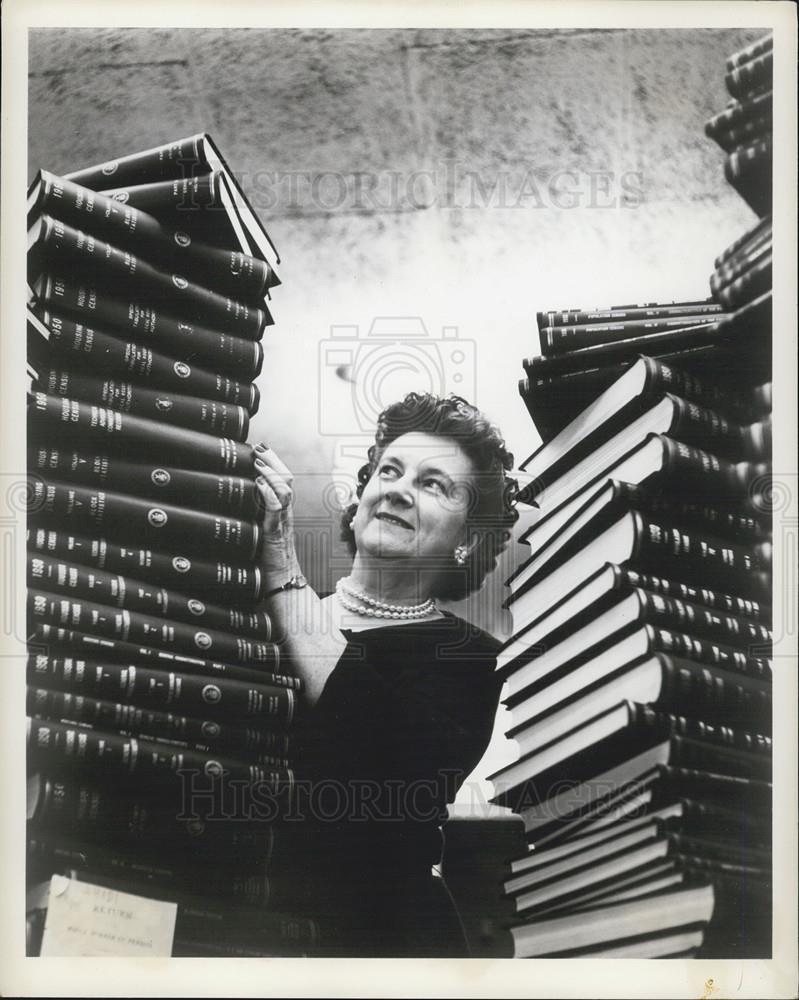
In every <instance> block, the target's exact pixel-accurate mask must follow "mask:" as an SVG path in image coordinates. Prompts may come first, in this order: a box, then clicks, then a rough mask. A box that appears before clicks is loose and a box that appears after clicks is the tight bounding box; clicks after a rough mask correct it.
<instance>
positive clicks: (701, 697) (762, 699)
mask: <svg viewBox="0 0 799 1000" xmlns="http://www.w3.org/2000/svg"><path fill="white" fill-rule="evenodd" d="M664 631H665V630H664V629H658V630H657V631H656V633H655V630H654V629H653V630H652V633H653V646H655V647H660V648H661V649H664V650H665V649H675V651H676V652H680V653H683V654H684V652H685V651H684V650H682V649H681V648H680V647H681V645H683V644H682V643H681V642H679V638H678V639H677V641H672V639H673V637H671V636H668V637H664V635H663V633H664ZM658 659H659V661H660V664H661V669H662V671H663V686H662V688H661V692H660V696H659V697H658V702H657V704H658V705H659V706H661V707H663V708H664V709H666V710H667V711H672V710H673V711H676V712H681V713H685V714H688V715H690V716H693V717H694V718H697V719H704V720H707V721H708V722H711V723H714V722H716V723H722V724H724V723H728V724H730V725H732V726H733V727H734V728H743V727H744V726H749V727H750V728H754V729H755V730H756V731H758V732H763V733H765V734H766V735H768V734H769V733H770V732H771V688H770V686H769V685H767V684H764V683H763V682H758V681H756V680H754V679H753V678H750V677H747V676H745V675H742V674H733V673H732V672H730V671H725V670H719V669H717V668H714V667H710V666H707V665H705V664H702V663H697V662H695V661H692V660H687V659H685V658H684V656H675V655H673V654H672V653H666V652H665V651H664V652H663V653H659V654H658ZM697 742H698V741H697ZM736 752H737V751H736Z"/></svg>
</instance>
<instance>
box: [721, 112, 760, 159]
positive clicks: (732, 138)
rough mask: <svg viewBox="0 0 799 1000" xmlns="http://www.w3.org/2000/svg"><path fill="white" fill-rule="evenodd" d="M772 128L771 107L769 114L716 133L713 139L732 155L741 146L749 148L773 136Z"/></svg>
mask: <svg viewBox="0 0 799 1000" xmlns="http://www.w3.org/2000/svg"><path fill="white" fill-rule="evenodd" d="M772 128H773V122H772V117H771V107H769V109H768V112H767V113H765V114H762V115H758V116H757V117H756V118H750V119H748V120H747V121H743V122H741V124H740V125H738V126H736V127H733V128H729V129H725V130H724V131H721V132H716V133H715V134H714V135H712V136H711V138H712V139H713V140H714V142H716V143H718V145H719V146H721V148H722V149H723V150H724V152H725V153H732V152H733V151H734V150H736V149H738V147H739V146H749V145H751V144H752V143H754V142H759V141H760V140H762V139H765V138H767V137H768V136H769V135H771V131H772Z"/></svg>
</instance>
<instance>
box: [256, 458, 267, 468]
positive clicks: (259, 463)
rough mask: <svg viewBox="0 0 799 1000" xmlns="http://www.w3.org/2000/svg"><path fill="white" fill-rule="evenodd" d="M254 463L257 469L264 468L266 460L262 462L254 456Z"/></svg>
mask: <svg viewBox="0 0 799 1000" xmlns="http://www.w3.org/2000/svg"><path fill="white" fill-rule="evenodd" d="M255 464H256V465H257V466H258V468H259V469H265V468H266V462H264V461H263V459H260V458H256V460H255Z"/></svg>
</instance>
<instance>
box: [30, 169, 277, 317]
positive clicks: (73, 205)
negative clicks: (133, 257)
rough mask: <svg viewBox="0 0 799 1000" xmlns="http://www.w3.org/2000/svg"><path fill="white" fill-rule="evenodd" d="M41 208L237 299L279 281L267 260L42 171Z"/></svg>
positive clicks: (259, 295) (254, 295)
mask: <svg viewBox="0 0 799 1000" xmlns="http://www.w3.org/2000/svg"><path fill="white" fill-rule="evenodd" d="M38 182H39V187H38V191H37V197H36V209H37V210H38V211H39V212H41V213H44V214H47V215H51V216H53V217H54V218H56V219H59V220H60V221H61V222H65V223H68V224H69V225H70V226H73V227H74V228H75V229H83V230H85V231H86V232H89V233H91V234H92V235H94V236H99V237H101V238H102V239H103V240H107V241H108V242H109V243H111V244H113V245H115V246H120V247H130V248H132V249H134V250H136V251H137V252H138V253H141V254H142V255H143V256H144V257H145V258H146V259H147V260H152V261H153V262H155V263H157V264H159V265H162V266H166V267H168V268H169V269H170V270H172V269H173V267H174V269H176V270H178V271H181V272H183V271H185V272H186V273H187V274H188V275H190V276H191V277H192V278H194V279H196V280H198V281H200V283H202V284H204V285H206V286H207V287H208V288H211V289H214V290H215V291H218V292H222V293H223V294H226V295H232V296H233V297H234V298H237V297H239V298H242V299H245V300H246V299H253V298H254V299H256V300H257V299H260V298H263V297H264V295H266V293H267V289H268V288H269V287H270V286H271V285H272V284H274V283H275V275H274V273H273V272H272V270H271V268H270V267H269V265H268V264H267V263H266V262H265V261H261V260H258V259H257V258H255V257H250V256H249V255H248V254H245V253H241V252H240V251H236V250H222V249H220V248H219V247H214V246H209V245H207V244H203V243H199V242H197V241H195V240H192V238H191V236H190V235H189V234H188V233H186V232H184V231H182V230H175V229H169V228H167V227H166V226H163V225H162V224H161V223H160V222H158V220H157V219H155V218H154V217H153V216H152V215H148V214H147V213H146V212H142V211H140V210H139V209H137V208H134V207H133V206H132V205H125V204H123V203H122V202H121V201H119V200H117V199H114V198H109V197H108V196H106V195H104V194H102V193H101V192H97V191H92V190H91V189H89V188H86V187H83V186H82V185H80V184H76V183H74V181H68V180H64V179H63V178H60V177H56V176H55V175H54V174H51V173H49V172H47V171H44V170H43V171H41V172H40V174H39V178H38Z"/></svg>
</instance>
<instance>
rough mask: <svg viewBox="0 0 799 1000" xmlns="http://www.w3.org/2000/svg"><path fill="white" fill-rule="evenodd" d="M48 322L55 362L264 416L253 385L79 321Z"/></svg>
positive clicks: (51, 317) (48, 317)
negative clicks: (260, 411)
mask: <svg viewBox="0 0 799 1000" xmlns="http://www.w3.org/2000/svg"><path fill="white" fill-rule="evenodd" d="M42 322H43V324H44V325H45V327H46V328H47V333H48V337H47V341H48V344H49V346H50V348H51V349H52V351H53V355H52V358H51V359H50V360H51V361H61V360H62V359H63V363H64V365H65V366H66V367H71V366H73V365H76V364H77V363H79V364H80V367H81V368H86V369H87V370H89V371H99V372H109V373H111V372H113V373H114V374H116V375H120V374H124V375H126V376H127V377H128V378H130V380H131V381H132V382H136V383H139V384H142V385H146V386H151V387H152V388H154V389H169V390H171V391H173V392H180V393H184V394H186V395H189V396H200V397H201V398H203V399H219V400H222V402H226V403H232V404H234V405H238V406H243V407H244V408H245V409H246V410H247V412H248V413H250V414H253V413H255V412H257V410H258V404H259V402H260V393H259V392H258V389H257V388H256V386H254V385H252V384H251V383H248V382H237V381H236V380H235V379H232V378H230V377H229V376H227V375H218V374H215V373H214V372H210V371H206V369H204V368H199V367H197V365H194V364H189V363H188V362H186V361H179V360H178V359H177V358H174V357H168V356H167V355H165V354H160V353H158V352H157V351H153V350H152V349H151V348H149V347H146V346H145V345H143V344H137V343H136V342H135V341H132V340H125V339H124V338H122V337H113V336H110V335H109V334H106V333H100V332H99V331H97V330H95V329H94V328H93V327H90V326H84V325H83V323H78V322H76V321H75V320H73V319H67V318H65V317H63V316H57V315H55V313H51V312H47V311H45V312H44V313H43V315H42Z"/></svg>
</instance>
